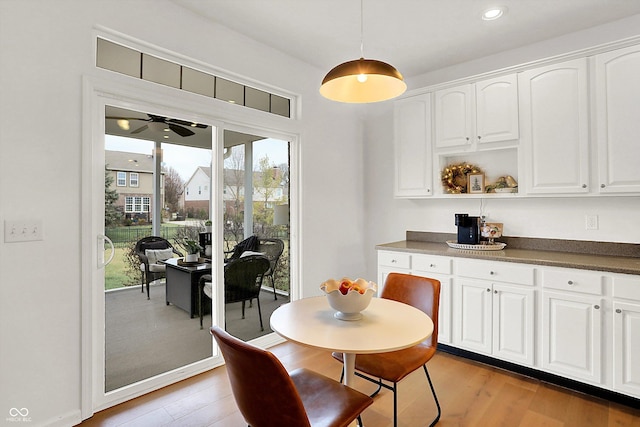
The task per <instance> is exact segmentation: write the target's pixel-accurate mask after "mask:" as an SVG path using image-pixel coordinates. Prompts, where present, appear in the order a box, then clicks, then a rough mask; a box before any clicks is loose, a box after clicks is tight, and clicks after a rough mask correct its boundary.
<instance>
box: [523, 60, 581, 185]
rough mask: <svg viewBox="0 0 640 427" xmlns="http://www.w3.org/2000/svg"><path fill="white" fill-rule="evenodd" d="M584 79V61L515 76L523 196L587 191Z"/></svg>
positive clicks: (537, 69) (541, 68)
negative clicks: (516, 79) (518, 112)
mask: <svg viewBox="0 0 640 427" xmlns="http://www.w3.org/2000/svg"><path fill="white" fill-rule="evenodd" d="M587 76H588V75H587V59H586V58H580V59H576V60H572V61H567V62H563V63H559V64H553V65H549V66H545V67H540V68H535V69H531V70H527V71H524V72H522V73H520V74H519V75H518V86H519V93H520V97H519V106H520V108H519V110H520V144H521V147H522V148H523V153H522V154H523V164H524V166H525V180H524V181H525V184H526V185H525V187H526V192H527V193H529V194H551V193H558V194H562V193H564V194H568V193H569V194H570V193H574V194H575V193H587V192H589V120H588V119H589V97H588V95H589V93H588V80H587Z"/></svg>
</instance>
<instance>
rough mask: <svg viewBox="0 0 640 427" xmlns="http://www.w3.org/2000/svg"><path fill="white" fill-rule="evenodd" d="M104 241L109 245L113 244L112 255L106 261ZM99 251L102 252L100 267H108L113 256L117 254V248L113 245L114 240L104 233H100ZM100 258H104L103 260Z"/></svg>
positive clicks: (99, 261)
mask: <svg viewBox="0 0 640 427" xmlns="http://www.w3.org/2000/svg"><path fill="white" fill-rule="evenodd" d="M104 242H107V243H109V246H111V256H109V259H108V260H107V261H106V262H105V261H104ZM98 253H99V254H102V257H100V256H98V269H101V268H104V267H106V266H107V265H108V264H109V263H110V262H111V261H112V260H113V256H114V255H115V254H116V248H115V246H114V245H113V242H112V241H111V239H110V238H108V237H107V236H105V235H104V234H99V235H98ZM100 258H102V260H101V259H100Z"/></svg>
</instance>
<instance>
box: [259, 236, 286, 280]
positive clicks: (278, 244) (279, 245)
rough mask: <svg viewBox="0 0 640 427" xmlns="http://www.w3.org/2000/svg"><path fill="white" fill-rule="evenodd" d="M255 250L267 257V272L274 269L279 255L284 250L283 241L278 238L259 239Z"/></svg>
mask: <svg viewBox="0 0 640 427" xmlns="http://www.w3.org/2000/svg"><path fill="white" fill-rule="evenodd" d="M256 251H257V252H260V253H263V254H264V256H266V257H267V258H268V259H269V263H270V264H271V268H270V270H269V273H272V272H274V271H276V267H277V266H278V260H279V259H280V255H282V252H283V251H284V242H283V241H282V240H280V239H260V243H259V244H258V248H257V249H256Z"/></svg>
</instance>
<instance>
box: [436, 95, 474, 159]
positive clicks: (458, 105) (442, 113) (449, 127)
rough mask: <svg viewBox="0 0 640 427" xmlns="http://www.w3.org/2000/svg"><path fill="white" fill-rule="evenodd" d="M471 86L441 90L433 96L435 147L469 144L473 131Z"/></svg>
mask: <svg viewBox="0 0 640 427" xmlns="http://www.w3.org/2000/svg"><path fill="white" fill-rule="evenodd" d="M472 94H473V92H472V91H471V85H468V84H467V85H463V86H458V87H454V88H450V89H443V90H439V91H437V92H436V95H435V110H436V111H435V117H436V123H435V128H436V147H437V148H444V147H458V146H465V145H470V144H471V137H472V136H473V133H474V132H473V129H475V123H473V121H474V114H473V111H474V108H473V103H474V101H473V99H472Z"/></svg>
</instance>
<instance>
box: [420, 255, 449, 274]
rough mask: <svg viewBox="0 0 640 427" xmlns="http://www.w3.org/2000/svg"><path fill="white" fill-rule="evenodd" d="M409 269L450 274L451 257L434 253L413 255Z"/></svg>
mask: <svg viewBox="0 0 640 427" xmlns="http://www.w3.org/2000/svg"><path fill="white" fill-rule="evenodd" d="M411 265H412V267H411V269H412V270H413V271H414V273H415V274H417V273H418V272H426V273H439V274H451V258H446V257H441V256H434V255H413V256H412V259H411Z"/></svg>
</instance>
